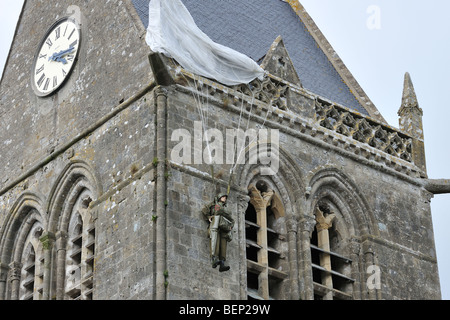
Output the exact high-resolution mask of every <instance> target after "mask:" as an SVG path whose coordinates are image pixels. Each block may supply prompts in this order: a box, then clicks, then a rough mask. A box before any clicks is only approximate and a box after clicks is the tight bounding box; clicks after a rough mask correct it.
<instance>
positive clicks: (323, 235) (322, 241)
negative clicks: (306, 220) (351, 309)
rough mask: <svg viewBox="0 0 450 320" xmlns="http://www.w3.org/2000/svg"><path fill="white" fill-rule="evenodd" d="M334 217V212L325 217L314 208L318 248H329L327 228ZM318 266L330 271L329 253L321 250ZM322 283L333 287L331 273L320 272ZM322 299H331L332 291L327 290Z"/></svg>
mask: <svg viewBox="0 0 450 320" xmlns="http://www.w3.org/2000/svg"><path fill="white" fill-rule="evenodd" d="M335 218H336V215H335V214H329V215H327V216H326V217H325V216H324V215H323V212H322V211H320V209H319V208H317V209H316V221H317V224H316V228H317V240H318V246H319V248H321V249H323V250H325V251H328V252H329V251H331V250H330V235H329V233H328V229H330V228H331V227H332V225H333V220H334V219H335ZM320 266H321V267H322V268H324V269H326V270H328V271H331V270H332V269H331V257H330V254H328V253H324V252H322V253H321V254H320ZM322 284H323V285H324V286H326V287H327V288H333V279H332V277H331V273H328V272H323V274H322ZM323 299H324V300H332V299H333V292H332V291H329V292H328V293H327V294H326V295H325V296H324V297H323Z"/></svg>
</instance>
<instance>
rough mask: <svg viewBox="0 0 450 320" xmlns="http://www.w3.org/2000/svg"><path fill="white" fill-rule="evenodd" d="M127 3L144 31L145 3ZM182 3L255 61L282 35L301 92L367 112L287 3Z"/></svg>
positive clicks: (214, 35) (206, 28) (203, 25)
mask: <svg viewBox="0 0 450 320" xmlns="http://www.w3.org/2000/svg"><path fill="white" fill-rule="evenodd" d="M132 2H133V5H134V7H135V8H136V11H137V13H138V15H139V17H140V18H141V21H142V23H143V24H144V26H145V27H146V28H147V26H148V3H149V0H132ZM182 2H183V3H184V5H185V6H186V7H187V9H188V10H189V11H190V13H191V15H192V16H193V18H194V20H195V22H196V23H197V25H198V26H199V28H200V29H201V30H202V31H203V32H205V33H206V34H207V35H208V36H209V37H210V38H211V39H212V40H213V41H215V42H218V43H220V44H222V45H225V46H228V47H230V48H232V49H235V50H237V51H239V52H242V53H244V54H246V55H247V56H249V57H250V58H252V59H253V60H255V61H257V62H258V63H261V62H262V59H263V58H264V55H265V54H266V53H267V51H268V50H269V48H270V46H271V44H272V43H273V42H274V40H275V39H276V38H277V36H279V35H281V37H282V38H283V41H284V44H285V46H286V48H287V50H288V52H289V56H290V58H291V60H292V61H293V64H294V67H295V68H296V70H297V73H298V76H299V78H300V80H301V82H302V84H303V87H304V88H305V89H307V90H309V91H311V92H313V93H315V94H318V95H320V96H322V97H325V98H327V99H329V100H331V101H334V102H337V103H339V104H342V105H344V106H346V107H348V108H351V109H354V110H356V111H358V112H361V113H362V114H365V115H368V114H369V113H368V112H367V111H366V110H365V109H364V108H363V106H362V105H361V104H360V103H359V102H358V100H357V99H356V97H355V96H354V95H353V94H352V93H351V92H350V89H349V87H348V86H347V85H346V83H345V82H344V81H343V80H342V77H341V76H340V75H339V73H338V72H337V71H336V69H335V68H334V67H333V65H332V64H331V62H330V61H329V60H328V58H327V57H326V55H325V54H324V52H323V51H322V50H321V49H320V48H319V46H318V45H317V43H316V41H315V40H314V38H313V37H312V35H311V34H310V33H309V32H308V30H307V28H306V26H305V25H304V24H303V22H302V21H301V20H300V18H299V17H298V16H297V14H296V13H295V12H294V10H292V8H291V6H290V5H289V4H288V3H286V2H284V1H281V0H245V1H242V0H226V1H220V0H202V1H198V0H182Z"/></svg>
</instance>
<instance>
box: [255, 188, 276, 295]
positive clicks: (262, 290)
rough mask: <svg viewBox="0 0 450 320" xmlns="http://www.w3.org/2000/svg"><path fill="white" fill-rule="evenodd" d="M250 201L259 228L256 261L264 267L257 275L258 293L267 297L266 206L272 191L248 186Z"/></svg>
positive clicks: (270, 198)
mask: <svg viewBox="0 0 450 320" xmlns="http://www.w3.org/2000/svg"><path fill="white" fill-rule="evenodd" d="M249 190H250V193H251V195H250V203H251V204H252V205H253V207H254V208H255V210H256V223H257V224H258V226H259V229H258V231H257V234H256V240H257V243H258V245H260V246H261V249H259V251H258V263H259V264H260V265H262V266H263V267H264V269H263V271H262V272H261V273H260V274H259V277H258V294H259V295H260V296H261V297H262V298H263V299H266V300H268V299H269V270H268V267H269V255H268V251H267V247H268V244H267V234H266V233H267V211H266V209H267V207H268V206H269V205H270V201H271V200H272V196H273V191H272V190H268V191H267V192H260V191H259V190H258V189H257V188H256V187H255V186H250V188H249Z"/></svg>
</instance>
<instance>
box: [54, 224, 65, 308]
mask: <svg viewBox="0 0 450 320" xmlns="http://www.w3.org/2000/svg"><path fill="white" fill-rule="evenodd" d="M67 238H68V235H67V233H66V232H64V231H58V232H57V233H56V244H55V247H56V300H64V294H65V290H64V286H65V280H66V250H67V249H66V248H67Z"/></svg>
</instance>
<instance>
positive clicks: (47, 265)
mask: <svg viewBox="0 0 450 320" xmlns="http://www.w3.org/2000/svg"><path fill="white" fill-rule="evenodd" d="M39 240H40V241H41V243H42V248H43V249H44V283H43V284H42V285H43V288H42V289H43V290H42V300H49V299H50V287H51V278H52V260H53V259H52V250H53V244H54V242H55V235H54V234H53V233H50V232H47V233H46V234H44V235H43V236H42V237H40V238H39Z"/></svg>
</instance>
